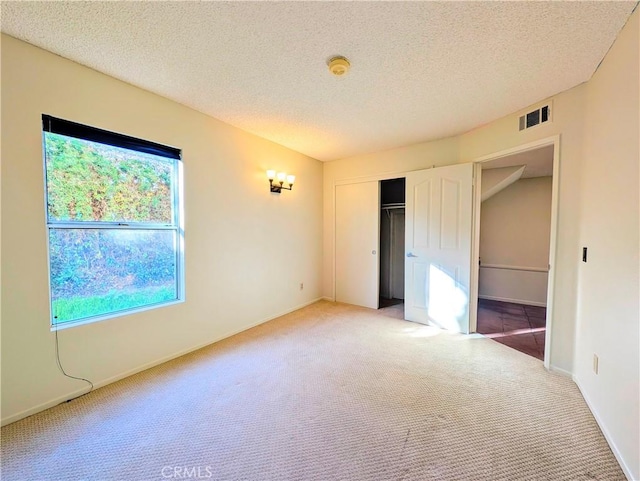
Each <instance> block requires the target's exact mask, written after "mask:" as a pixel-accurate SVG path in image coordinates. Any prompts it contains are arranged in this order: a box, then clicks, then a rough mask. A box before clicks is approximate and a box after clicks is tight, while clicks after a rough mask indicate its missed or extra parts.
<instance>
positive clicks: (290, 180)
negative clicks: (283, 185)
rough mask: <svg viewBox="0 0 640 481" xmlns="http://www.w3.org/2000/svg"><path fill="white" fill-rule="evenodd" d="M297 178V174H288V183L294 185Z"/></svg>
mask: <svg viewBox="0 0 640 481" xmlns="http://www.w3.org/2000/svg"><path fill="white" fill-rule="evenodd" d="M295 180H296V176H295V175H287V184H289V185H293V183H294V182H295Z"/></svg>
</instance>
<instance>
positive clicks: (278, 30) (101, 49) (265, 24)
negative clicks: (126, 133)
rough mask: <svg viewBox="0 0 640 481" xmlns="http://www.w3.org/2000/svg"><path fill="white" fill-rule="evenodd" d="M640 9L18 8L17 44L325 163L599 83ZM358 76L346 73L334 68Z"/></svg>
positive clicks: (10, 5)
mask: <svg viewBox="0 0 640 481" xmlns="http://www.w3.org/2000/svg"><path fill="white" fill-rule="evenodd" d="M634 6H635V2H7V1H3V2H2V12H1V13H2V17H1V29H2V31H3V32H5V33H7V34H9V35H12V36H14V37H17V38H19V39H22V40H25V41H27V42H29V43H32V44H34V45H37V46H40V47H42V48H45V49H47V50H50V51H52V52H55V53H57V54H59V55H61V56H63V57H67V58H69V59H72V60H75V61H77V62H79V63H81V64H84V65H87V66H89V67H92V68H94V69H96V70H98V71H101V72H104V73H107V74H109V75H111V76H113V77H116V78H119V79H122V80H124V81H127V82H130V83H132V84H134V85H137V86H140V87H142V88H145V89H147V90H150V91H152V92H155V93H158V94H160V95H163V96H165V97H168V98H170V99H173V100H175V101H177V102H180V103H182V104H184V105H188V106H190V107H192V108H194V109H197V110H199V111H201V112H204V113H206V114H209V115H211V116H213V117H216V118H218V119H221V120H223V121H225V122H228V123H230V124H232V125H235V126H237V127H239V128H241V129H244V130H247V131H249V132H253V133H255V134H257V135H259V136H262V137H265V138H267V139H270V140H273V141H274V142H277V143H279V144H282V145H285V146H287V147H290V148H292V149H294V150H297V151H299V152H303V153H305V154H307V155H310V156H311V157H315V158H317V159H320V160H331V159H337V158H342V157H346V156H351V155H355V154H361V153H366V152H374V151H379V150H384V149H389V148H393V147H398V146H403V145H408V144H412V143H417V142H422V141H427V140H433V139H437V138H442V137H447V136H451V135H456V134H460V133H462V132H465V131H468V130H470V129H472V128H474V127H477V126H479V125H482V124H485V123H487V122H490V121H492V120H495V119H496V118H499V117H502V116H504V115H506V114H509V113H512V112H515V111H517V110H520V109H521V108H524V107H526V106H528V105H530V104H532V103H535V102H538V101H540V100H542V99H544V98H546V97H548V96H551V95H554V94H556V93H558V92H560V91H563V90H566V89H568V88H571V87H573V86H575V85H577V84H579V83H581V82H584V81H586V80H588V79H589V78H590V77H591V75H592V74H593V72H594V71H595V69H596V67H597V65H598V63H599V62H600V61H601V60H602V58H603V57H604V55H605V53H606V52H607V50H608V49H609V47H610V46H611V44H612V43H613V41H614V39H615V37H616V35H617V33H618V32H619V31H620V29H621V28H622V26H623V25H624V23H625V21H626V20H627V18H628V17H629V15H630V14H631V12H632V10H633V8H634ZM334 55H345V56H346V57H348V58H349V60H350V61H351V64H352V69H351V71H350V72H349V73H348V74H347V75H346V76H344V77H333V76H331V75H330V74H329V72H328V69H327V67H326V64H325V62H326V60H327V59H328V58H330V57H332V56H334Z"/></svg>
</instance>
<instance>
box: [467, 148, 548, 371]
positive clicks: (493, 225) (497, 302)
mask: <svg viewBox="0 0 640 481" xmlns="http://www.w3.org/2000/svg"><path fill="white" fill-rule="evenodd" d="M555 154H556V145H555V142H551V143H547V144H546V145H540V146H535V147H531V148H529V149H523V150H520V151H517V152H514V153H511V154H508V155H502V156H499V157H497V158H495V157H494V158H492V159H487V160H486V161H483V162H481V163H479V164H478V169H477V176H478V179H479V182H478V184H479V185H480V188H479V190H478V192H477V196H479V197H480V199H479V204H478V203H476V213H477V219H476V229H477V230H476V233H477V236H476V238H477V249H478V250H477V252H478V272H477V279H478V280H477V285H478V291H477V294H478V295H477V311H476V313H477V327H476V331H477V332H478V333H480V334H483V335H485V337H489V338H491V339H493V340H494V341H497V342H499V343H501V344H503V345H506V346H508V347H511V348H513V349H516V350H518V351H520V352H523V353H525V354H528V355H530V356H532V357H535V358H537V359H540V360H545V361H548V352H547V351H548V347H549V346H548V340H549V333H548V332H547V328H548V327H549V324H550V322H549V321H550V316H549V314H550V311H551V309H548V308H549V307H550V306H549V303H550V302H552V295H551V293H552V292H553V290H552V279H551V275H552V272H550V270H551V269H550V268H551V266H552V257H553V252H554V251H555V232H554V229H553V225H554V222H555V221H554V219H555V208H556V205H557V204H556V203H555V202H554V192H556V191H555V189H554V186H557V178H554V176H557V165H555V164H556V160H555V156H556V155H555ZM545 365H548V362H545Z"/></svg>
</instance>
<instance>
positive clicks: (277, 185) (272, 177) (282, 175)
mask: <svg viewBox="0 0 640 481" xmlns="http://www.w3.org/2000/svg"><path fill="white" fill-rule="evenodd" d="M276 177H277V180H276ZM267 178H268V179H269V188H270V190H271V192H273V193H275V194H279V193H280V192H282V189H285V190H293V183H294V182H295V180H296V176H295V175H287V174H286V172H278V174H277V175H276V171H275V170H267ZM285 183H286V184H287V185H288V186H289V187H284V184H285Z"/></svg>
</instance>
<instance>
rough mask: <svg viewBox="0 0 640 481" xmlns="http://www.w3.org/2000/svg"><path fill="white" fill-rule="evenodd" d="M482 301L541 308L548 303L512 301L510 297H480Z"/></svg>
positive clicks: (524, 300)
mask: <svg viewBox="0 0 640 481" xmlns="http://www.w3.org/2000/svg"><path fill="white" fill-rule="evenodd" d="M478 298H480V299H486V300H488V301H500V302H512V303H514V304H524V305H526V306H539V307H547V303H546V302H540V301H530V300H526V299H511V298H509V297H497V296H480V295H479V296H478Z"/></svg>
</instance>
